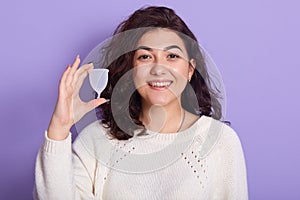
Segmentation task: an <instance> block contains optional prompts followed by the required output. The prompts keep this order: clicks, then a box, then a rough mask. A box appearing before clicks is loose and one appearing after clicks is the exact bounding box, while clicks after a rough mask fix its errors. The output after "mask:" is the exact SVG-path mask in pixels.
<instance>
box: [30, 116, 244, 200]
mask: <svg viewBox="0 0 300 200" xmlns="http://www.w3.org/2000/svg"><path fill="white" fill-rule="evenodd" d="M147 132H148V134H149V135H146V136H145V135H143V136H136V137H133V138H131V139H129V140H116V139H112V140H111V139H109V137H108V135H107V134H106V129H104V128H103V127H102V126H101V125H100V123H99V122H94V123H92V124H90V125H89V126H87V127H86V128H85V129H84V130H83V131H82V132H81V133H80V134H79V136H78V137H77V139H76V140H75V142H74V143H73V148H72V144H71V134H69V136H68V138H67V139H65V140H62V141H54V140H51V139H49V138H47V133H46V134H45V141H44V144H43V145H42V147H41V149H40V151H39V153H38V155H37V160H36V170H35V189H34V198H35V199H51V200H52V199H53V200H59V199H63V200H68V199H70V200H71V199H72V200H73V199H105V200H127V199H134V200H139V199H145V200H162V199H171V200H174V199H178V200H179V199H182V200H186V199H189V200H194V199H195V200H196V199H209V200H210V199H216V200H223V199H228V200H245V199H248V189H247V175H246V166H245V159H244V155H243V150H242V146H241V143H240V140H239V138H238V136H237V134H236V133H235V131H234V130H233V129H232V128H230V127H229V126H227V125H225V124H223V123H222V122H219V121H217V120H214V119H212V118H210V117H206V116H202V117H201V118H199V119H198V121H197V122H195V123H194V124H193V125H192V126H191V127H190V128H188V129H187V130H184V131H182V132H178V133H169V134H166V133H163V134H162V133H154V132H151V131H147ZM191 138H192V139H191Z"/></svg>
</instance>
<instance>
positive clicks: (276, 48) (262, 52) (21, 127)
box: [0, 0, 300, 200]
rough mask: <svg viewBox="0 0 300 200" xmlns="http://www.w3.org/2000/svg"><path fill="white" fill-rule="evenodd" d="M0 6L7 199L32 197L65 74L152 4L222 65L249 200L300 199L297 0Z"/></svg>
mask: <svg viewBox="0 0 300 200" xmlns="http://www.w3.org/2000/svg"><path fill="white" fill-rule="evenodd" d="M147 2H148V3H147ZM149 2H150V3H149ZM0 4H1V5H0V21H1V23H0V25H1V37H0V44H1V46H0V58H1V79H0V87H1V98H0V106H1V112H0V122H1V128H2V130H1V141H0V148H1V149H0V154H1V170H0V173H1V174H0V177H1V178H0V190H1V192H0V199H14V200H16V199H32V187H33V181H34V162H35V156H36V153H37V151H38V148H39V147H40V145H41V143H42V141H43V134H44V130H45V129H46V128H47V126H48V123H49V120H50V117H51V114H52V111H53V108H54V104H55V101H56V97H57V85H58V81H59V78H60V75H61V73H62V72H63V70H64V69H65V66H66V65H67V64H68V63H70V62H72V60H73V58H74V57H75V56H76V55H77V54H80V55H81V57H82V58H83V57H85V56H86V55H87V53H88V52H89V51H90V50H91V49H92V48H93V47H94V46H95V45H97V44H98V43H99V42H101V41H102V40H103V39H104V38H106V37H107V36H109V35H110V34H111V33H112V31H113V29H114V27H115V26H116V25H117V24H118V23H119V22H120V21H121V20H123V19H124V18H125V17H126V16H128V15H129V14H130V13H131V12H132V11H134V10H135V9H137V8H140V7H141V6H143V5H147V4H148V5H167V6H170V7H172V8H174V9H175V10H176V11H177V13H178V14H179V15H180V16H181V17H182V18H183V19H184V20H185V21H186V22H187V24H188V25H189V26H190V28H191V29H192V30H193V32H194V33H195V34H196V35H197V37H198V39H199V41H200V43H201V44H202V45H203V46H204V47H205V48H206V49H207V50H208V52H209V53H210V54H211V56H212V58H213V59H214V61H215V62H216V63H217V65H218V67H219V69H220V71H221V73H222V75H223V78H224V82H225V86H226V90H227V97H228V98H227V100H228V101H227V102H228V104H227V105H228V106H227V119H228V120H230V121H231V122H232V127H233V128H234V129H235V130H236V132H237V133H238V135H239V137H240V139H241V142H242V144H243V148H244V152H245V156H246V161H247V170H248V184H249V197H250V199H255V200H260V199H262V200H265V199H274V200H275V199H289V200H291V199H300V190H299V188H300V173H299V169H300V149H299V146H300V143H299V140H300V134H299V133H300V131H299V128H298V125H299V123H300V120H299V111H300V106H299V102H300V101H299V100H300V94H299V91H300V87H299V86H300V84H299V78H298V77H299V74H300V69H299V68H300V59H299V55H298V54H299V46H300V39H299V38H300V37H299V35H300V20H299V19H300V14H299V9H298V8H299V7H300V3H299V1H296V0H295V1H291V0H287V1H272V0H252V1H247V2H244V1H239V0H227V1H218V2H217V1H198V2H197V3H195V2H193V1H181V2H179V1H178V2H173V1H142V0H140V1H126V2H125V1H116V0H111V1H107V2H106V3H103V2H100V1H99V0H98V1H96V0H89V1H71V0H65V1H38V0H27V1H21V0H19V1H16V0H12V1H2V2H1V3H0ZM120 4H121V5H120Z"/></svg>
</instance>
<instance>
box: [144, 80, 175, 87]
mask: <svg viewBox="0 0 300 200" xmlns="http://www.w3.org/2000/svg"><path fill="white" fill-rule="evenodd" d="M172 82H173V81H149V82H147V83H148V85H149V86H150V87H151V88H152V89H167V88H168V87H169V86H170V85H171V84H172Z"/></svg>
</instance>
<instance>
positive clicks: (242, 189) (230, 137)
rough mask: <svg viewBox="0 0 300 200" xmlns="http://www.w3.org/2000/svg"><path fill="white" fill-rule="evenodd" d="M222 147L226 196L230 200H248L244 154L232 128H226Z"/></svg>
mask: <svg viewBox="0 0 300 200" xmlns="http://www.w3.org/2000/svg"><path fill="white" fill-rule="evenodd" d="M220 145H223V147H222V149H223V155H222V157H223V159H222V160H223V162H222V163H223V166H224V169H225V170H226V171H224V172H223V173H224V176H223V177H224V179H223V181H224V182H223V184H224V186H225V195H224V196H226V199H230V200H247V199H248V187H247V172H246V163H245V158H244V153H243V149H242V145H241V142H240V140H239V138H238V136H237V134H236V132H235V131H234V130H233V129H232V128H230V127H226V128H225V130H224V133H223V140H222V141H221V144H220Z"/></svg>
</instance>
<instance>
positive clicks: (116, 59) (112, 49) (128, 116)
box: [96, 6, 222, 140]
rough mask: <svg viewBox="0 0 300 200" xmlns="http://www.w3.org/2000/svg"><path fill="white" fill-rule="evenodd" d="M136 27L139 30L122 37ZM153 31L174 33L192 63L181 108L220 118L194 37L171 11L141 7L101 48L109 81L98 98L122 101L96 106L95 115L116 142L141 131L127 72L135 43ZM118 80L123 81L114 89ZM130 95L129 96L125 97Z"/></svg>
mask: <svg viewBox="0 0 300 200" xmlns="http://www.w3.org/2000/svg"><path fill="white" fill-rule="evenodd" d="M139 28H142V29H141V30H140V31H135V32H133V33H130V34H123V33H126V32H128V31H130V30H135V29H139ZM157 28H165V29H169V30H172V31H174V32H175V33H177V35H178V36H179V37H180V38H181V39H182V40H183V42H184V45H185V47H186V49H187V52H188V56H189V59H191V58H193V59H195V60H196V66H195V68H196V69H195V70H194V74H193V75H192V78H191V80H190V86H189V84H187V87H186V88H185V89H184V91H183V93H182V106H183V107H184V109H186V110H188V111H189V112H191V113H194V114H196V115H199V116H201V115H205V116H210V117H213V118H215V119H217V120H219V119H220V118H221V116H222V109H221V104H220V102H219V101H218V98H219V96H218V94H219V92H220V91H214V90H213V89H212V87H211V81H210V80H209V76H208V72H207V67H206V64H205V61H204V57H203V54H202V53H201V50H200V48H199V44H198V41H197V39H196V37H195V35H194V34H193V33H192V32H191V30H190V29H189V28H188V26H187V25H186V24H185V22H184V21H183V20H182V19H181V18H180V17H179V16H178V15H176V13H175V12H174V10H172V9H170V8H167V7H157V6H151V7H146V8H141V9H139V10H136V11H135V12H134V13H133V14H132V15H130V16H129V18H128V19H127V20H125V21H123V22H122V23H120V25H119V26H118V27H117V28H116V30H115V31H114V34H113V39H112V40H111V41H110V42H109V43H108V44H107V45H106V46H105V47H103V52H105V53H104V59H103V63H102V64H103V65H104V66H107V68H108V69H109V80H108V84H107V87H106V88H105V90H104V91H103V92H102V97H104V98H107V99H111V98H112V95H113V93H114V94H117V96H118V97H122V98H116V99H113V101H110V102H108V103H106V104H103V105H101V106H99V107H98V108H97V109H96V112H97V117H98V119H99V120H100V121H101V123H102V125H103V126H104V127H106V128H108V129H109V132H110V134H111V135H112V136H113V137H114V138H117V139H119V140H127V139H129V138H131V137H132V136H133V132H134V131H136V130H137V129H142V130H145V128H144V125H143V123H142V122H141V121H140V120H139V117H140V113H141V96H140V95H139V93H138V92H137V90H136V89H135V86H134V83H133V80H132V74H130V73H128V72H130V70H131V69H132V68H133V56H134V53H135V48H136V45H137V42H138V41H139V39H140V38H141V37H142V36H143V34H144V33H146V32H148V31H150V30H153V29H157ZM120 33H122V34H120ZM128 41H130V42H128ZM128 49H129V51H128ZM125 51H126V53H124V52H125ZM190 67H192V66H191V65H190ZM131 71H132V70H131ZM121 78H122V79H123V80H125V81H122V84H121V85H118V87H115V86H116V85H117V83H118V81H119V80H120V79H121ZM130 91H133V92H130ZM130 93H132V95H129V94H130ZM195 96H196V98H195ZM191 99H196V103H195V102H191Z"/></svg>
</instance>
